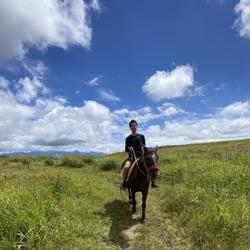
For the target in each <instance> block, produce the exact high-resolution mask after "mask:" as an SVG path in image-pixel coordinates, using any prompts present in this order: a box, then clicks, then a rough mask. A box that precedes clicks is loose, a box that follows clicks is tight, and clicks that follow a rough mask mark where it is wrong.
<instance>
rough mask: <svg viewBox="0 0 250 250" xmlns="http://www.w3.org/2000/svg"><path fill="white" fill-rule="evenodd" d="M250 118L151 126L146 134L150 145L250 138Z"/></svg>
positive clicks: (204, 120)
mask: <svg viewBox="0 0 250 250" xmlns="http://www.w3.org/2000/svg"><path fill="white" fill-rule="evenodd" d="M249 131H250V117H244V118H237V119H222V118H211V119H200V120H199V119H198V120H184V121H179V122H173V121H172V122H171V121H170V122H166V123H165V125H164V126H163V127H160V126H159V125H154V126H150V127H149V128H148V129H147V130H146V131H145V132H144V134H145V136H146V138H147V139H148V145H151V146H154V145H162V146H163V145H178V144H188V143H198V142H211V141H222V140H231V139H240V138H249V137H250V132H249Z"/></svg>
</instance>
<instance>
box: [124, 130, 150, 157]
mask: <svg viewBox="0 0 250 250" xmlns="http://www.w3.org/2000/svg"><path fill="white" fill-rule="evenodd" d="M143 145H144V146H145V145H146V143H145V137H144V135H142V134H136V135H132V134H131V135H129V136H128V137H127V138H126V142H125V151H126V152H128V155H129V158H131V159H133V158H134V157H133V153H132V152H130V151H129V147H133V149H134V152H135V155H136V157H140V156H141V147H142V146H143Z"/></svg>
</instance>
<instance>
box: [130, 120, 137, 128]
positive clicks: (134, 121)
mask: <svg viewBox="0 0 250 250" xmlns="http://www.w3.org/2000/svg"><path fill="white" fill-rule="evenodd" d="M132 123H135V124H136V126H138V123H137V121H136V120H131V121H130V122H129V127H131V124H132Z"/></svg>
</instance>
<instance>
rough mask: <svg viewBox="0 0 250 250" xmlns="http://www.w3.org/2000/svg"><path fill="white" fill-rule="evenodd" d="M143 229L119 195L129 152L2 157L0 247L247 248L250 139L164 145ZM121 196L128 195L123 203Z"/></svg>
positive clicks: (249, 235) (0, 159) (0, 161)
mask: <svg viewBox="0 0 250 250" xmlns="http://www.w3.org/2000/svg"><path fill="white" fill-rule="evenodd" d="M159 156H160V160H159V163H160V166H161V174H160V183H161V187H160V190H150V194H149V197H148V204H147V215H148V217H149V221H148V224H146V225H145V226H141V225H140V226H139V227H138V228H137V229H136V230H137V233H138V235H137V237H135V238H134V239H129V238H128V237H127V236H126V235H125V234H124V232H125V231H126V230H129V229H130V228H131V227H133V226H134V225H137V224H140V223H139V218H140V215H141V214H140V213H141V209H140V195H139V194H138V195H137V201H138V212H137V215H138V217H137V219H133V218H132V217H131V214H130V212H129V207H128V205H127V204H126V203H125V202H124V201H123V197H122V196H121V194H120V191H119V188H118V187H119V183H120V181H121V180H120V173H119V167H120V164H121V163H122V161H123V160H124V159H125V158H126V154H113V155H109V156H105V157H100V158H99V157H81V156H65V157H47V156H36V157H0V249H124V248H129V247H130V248H131V249H250V141H249V140H242V141H233V142H223V143H208V144H197V145H188V146H178V147H164V148H160V150H159ZM125 198H126V197H125Z"/></svg>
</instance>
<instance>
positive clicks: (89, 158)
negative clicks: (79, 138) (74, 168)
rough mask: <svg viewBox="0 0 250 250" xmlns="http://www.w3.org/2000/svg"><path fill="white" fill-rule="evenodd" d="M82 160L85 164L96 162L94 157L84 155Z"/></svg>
mask: <svg viewBox="0 0 250 250" xmlns="http://www.w3.org/2000/svg"><path fill="white" fill-rule="evenodd" d="M82 162H83V163H84V164H89V165H90V164H95V160H94V159H93V158H92V157H84V158H82Z"/></svg>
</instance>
